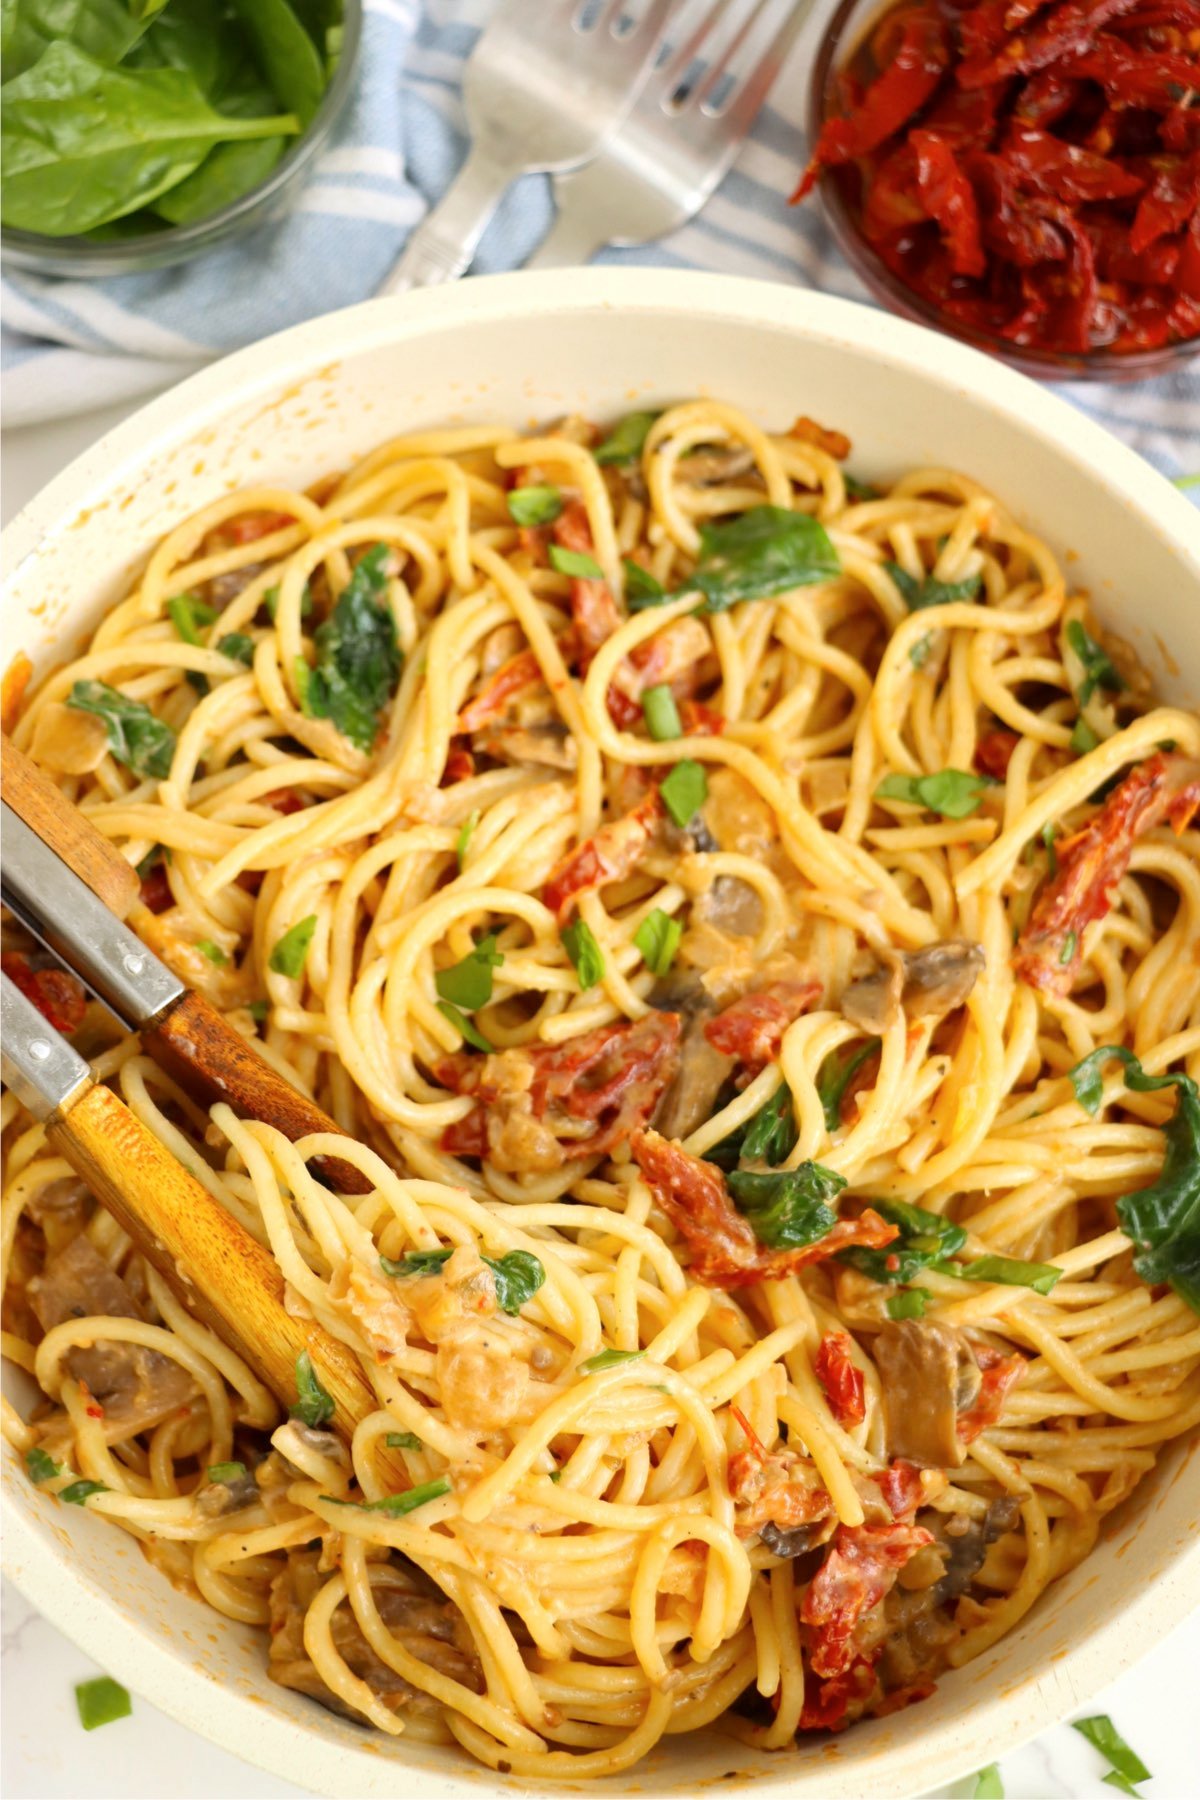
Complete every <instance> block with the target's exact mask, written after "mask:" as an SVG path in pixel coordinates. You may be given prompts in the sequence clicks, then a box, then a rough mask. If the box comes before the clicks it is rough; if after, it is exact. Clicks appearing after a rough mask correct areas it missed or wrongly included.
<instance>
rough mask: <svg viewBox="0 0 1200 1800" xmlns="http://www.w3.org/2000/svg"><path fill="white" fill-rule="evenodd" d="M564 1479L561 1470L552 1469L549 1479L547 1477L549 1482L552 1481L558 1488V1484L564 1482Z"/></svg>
mask: <svg viewBox="0 0 1200 1800" xmlns="http://www.w3.org/2000/svg"><path fill="white" fill-rule="evenodd" d="M562 1478H563V1472H562V1470H561V1469H551V1471H550V1473H549V1475H547V1477H546V1479H547V1481H552V1482H553V1483H554V1484H555V1486H556V1487H557V1486H558V1483H559V1482H560V1481H561V1480H562Z"/></svg>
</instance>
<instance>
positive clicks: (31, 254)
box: [0, 0, 363, 280]
mask: <svg viewBox="0 0 1200 1800" xmlns="http://www.w3.org/2000/svg"><path fill="white" fill-rule="evenodd" d="M362 20H363V0H345V14H344V18H343V24H342V48H341V54H340V55H339V57H338V62H337V67H336V69H335V70H334V72H333V77H332V79H331V81H330V83H329V86H328V87H327V88H326V90H325V92H324V94H323V95H322V98H321V104H320V106H319V107H318V108H317V110H316V113H315V114H314V116H313V120H312V123H311V125H309V127H308V129H307V130H306V131H302V132H301V133H300V135H299V136H298V137H297V138H296V140H295V142H294V143H293V145H292V147H291V148H290V149H289V150H288V151H286V152H285V154H284V155H283V156H282V157H280V159H279V161H278V162H277V163H276V165H275V167H274V168H273V169H272V170H271V173H270V174H269V175H268V176H267V178H266V180H265V181H260V182H259V184H258V186H257V187H254V188H251V189H250V191H249V193H247V194H243V195H242V196H241V198H240V199H238V200H234V201H232V202H231V203H230V205H228V206H223V207H222V208H221V210H220V211H219V212H215V213H211V214H210V215H209V217H208V218H207V219H199V220H197V221H196V222H195V223H194V224H191V225H164V226H163V228H162V230H161V231H148V232H146V233H144V234H143V235H141V236H138V237H127V238H114V239H111V240H109V241H107V242H104V243H97V242H93V241H92V240H91V239H90V238H86V237H60V238H51V237H39V236H38V234H37V233H36V232H33V231H15V230H13V229H12V228H11V227H6V228H5V229H4V230H3V231H0V250H2V251H3V255H4V261H5V262H6V263H7V265H8V267H9V268H11V269H22V270H24V271H26V272H27V273H28V274H31V275H65V276H73V277H75V278H76V279H78V280H87V279H88V278H89V277H97V276H106V275H133V274H136V273H138V272H139V271H141V270H143V269H161V268H165V267H166V266H167V265H168V264H170V263H178V262H186V261H187V260H188V258H189V257H193V256H199V255H200V254H201V253H202V252H203V251H205V250H211V249H213V248H214V247H215V246H216V245H217V244H224V243H227V242H228V240H229V239H230V238H234V237H240V236H241V234H242V233H243V232H245V231H250V230H251V229H253V227H254V226H256V225H264V224H266V223H267V222H268V221H269V220H271V219H275V218H278V217H279V216H280V215H281V214H282V213H284V212H286V211H287V210H288V208H289V207H290V206H291V205H292V204H293V203H294V201H295V198H296V195H297V193H298V192H299V190H300V188H301V186H302V185H303V183H304V181H305V178H306V177H307V174H308V170H309V166H310V164H311V163H312V160H313V158H314V157H315V156H316V154H317V152H318V151H319V150H321V149H322V148H323V147H324V145H325V144H326V143H327V142H328V139H329V136H330V134H331V132H332V131H333V128H334V126H335V125H336V124H337V122H338V120H339V119H340V118H341V116H342V113H343V112H344V111H345V109H346V103H347V101H348V100H349V98H350V95H351V93H352V92H353V90H354V81H355V77H356V75H357V72H358V55H359V49H360V46H361V42H362Z"/></svg>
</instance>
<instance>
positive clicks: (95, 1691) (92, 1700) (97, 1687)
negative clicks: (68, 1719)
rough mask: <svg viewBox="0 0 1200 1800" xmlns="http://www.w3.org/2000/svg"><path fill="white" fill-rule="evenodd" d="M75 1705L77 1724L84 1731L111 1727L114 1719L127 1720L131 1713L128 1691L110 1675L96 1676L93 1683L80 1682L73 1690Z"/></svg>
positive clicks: (131, 1704) (131, 1706)
mask: <svg viewBox="0 0 1200 1800" xmlns="http://www.w3.org/2000/svg"><path fill="white" fill-rule="evenodd" d="M75 1705H76V1706H77V1708H78V1709H79V1723H80V1724H81V1725H82V1726H83V1729H84V1730H85V1731H95V1730H96V1728H97V1726H99V1725H111V1724H112V1723H113V1721H114V1720H115V1719H127V1718H128V1717H129V1715H130V1713H131V1712H132V1711H133V1702H132V1700H131V1699H130V1698H129V1694H128V1691H127V1690H126V1689H125V1688H123V1687H122V1686H121V1684H120V1682H119V1681H114V1680H113V1678H112V1676H111V1675H97V1677H96V1679H95V1680H94V1681H81V1682H80V1683H79V1685H78V1687H77V1688H76V1689H75Z"/></svg>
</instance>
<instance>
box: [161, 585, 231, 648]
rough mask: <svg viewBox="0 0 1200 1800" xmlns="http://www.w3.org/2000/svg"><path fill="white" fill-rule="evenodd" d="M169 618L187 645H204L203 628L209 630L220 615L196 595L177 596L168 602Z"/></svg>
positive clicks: (213, 607)
mask: <svg viewBox="0 0 1200 1800" xmlns="http://www.w3.org/2000/svg"><path fill="white" fill-rule="evenodd" d="M167 616H168V618H169V619H170V621H171V623H172V625H173V626H174V627H175V629H176V631H177V632H178V633H179V636H180V637H181V638H182V639H183V641H184V643H185V644H203V642H204V639H203V638H202V637H201V636H200V628H201V626H203V627H204V628H205V629H207V628H208V626H210V625H213V624H215V623H216V621H217V619H218V618H219V616H220V615H219V613H218V611H217V608H216V607H215V606H206V605H205V603H204V601H203V600H199V599H197V597H196V595H195V594H176V595H175V596H174V598H173V599H171V600H168V601H167Z"/></svg>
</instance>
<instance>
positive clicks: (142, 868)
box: [134, 844, 171, 881]
mask: <svg viewBox="0 0 1200 1800" xmlns="http://www.w3.org/2000/svg"><path fill="white" fill-rule="evenodd" d="M160 862H161V863H166V864H167V866H168V867H170V863H171V852H170V850H169V849H168V848H167V846H166V845H165V844H155V845H153V846H152V848H151V849H149V850H147V852H146V854H145V856H143V858H142V860H141V862H140V863H138V864H137V865H136V867H135V869H134V873H135V874H136V876H137V878H138V880H139V881H145V879H146V877H147V875H149V873H150V871H151V869H153V868H154V867H155V865H156V864H157V863H160Z"/></svg>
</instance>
